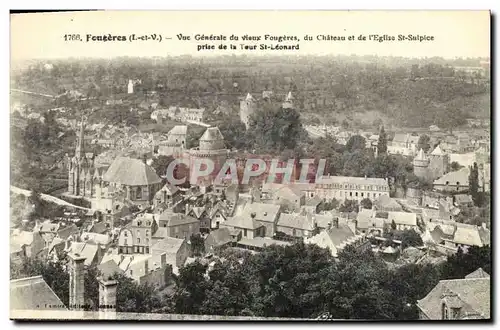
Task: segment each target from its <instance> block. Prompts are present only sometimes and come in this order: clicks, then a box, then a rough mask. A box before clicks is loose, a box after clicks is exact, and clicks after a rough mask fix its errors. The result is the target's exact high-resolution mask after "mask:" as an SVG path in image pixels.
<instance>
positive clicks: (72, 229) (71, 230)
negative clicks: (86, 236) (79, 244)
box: [57, 223, 80, 239]
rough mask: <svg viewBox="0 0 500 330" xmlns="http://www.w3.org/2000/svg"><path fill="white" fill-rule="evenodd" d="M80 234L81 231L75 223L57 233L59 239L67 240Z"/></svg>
mask: <svg viewBox="0 0 500 330" xmlns="http://www.w3.org/2000/svg"><path fill="white" fill-rule="evenodd" d="M79 232H80V229H78V227H77V226H76V225H75V224H74V223H72V224H70V225H69V226H66V227H62V228H61V229H59V230H58V231H57V236H59V238H61V239H67V238H68V237H70V236H71V235H73V234H78V233H79Z"/></svg>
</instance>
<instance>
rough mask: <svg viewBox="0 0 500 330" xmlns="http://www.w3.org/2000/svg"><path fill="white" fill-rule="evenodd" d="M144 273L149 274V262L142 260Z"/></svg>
mask: <svg viewBox="0 0 500 330" xmlns="http://www.w3.org/2000/svg"><path fill="white" fill-rule="evenodd" d="M144 274H145V275H147V274H149V264H148V261H147V260H146V261H144Z"/></svg>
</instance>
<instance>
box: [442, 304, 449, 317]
mask: <svg viewBox="0 0 500 330" xmlns="http://www.w3.org/2000/svg"><path fill="white" fill-rule="evenodd" d="M441 315H442V319H443V320H447V319H448V308H446V304H444V303H443V305H442V306H441Z"/></svg>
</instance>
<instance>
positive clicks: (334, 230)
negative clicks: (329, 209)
mask: <svg viewBox="0 0 500 330" xmlns="http://www.w3.org/2000/svg"><path fill="white" fill-rule="evenodd" d="M304 242H305V243H306V244H316V245H318V246H319V247H322V248H328V249H330V253H331V254H332V256H333V257H335V258H336V257H338V254H339V252H341V251H342V250H343V249H344V248H345V247H346V246H347V245H351V246H354V247H356V248H359V249H365V248H367V247H368V246H369V241H368V240H367V239H366V238H365V236H363V235H356V234H355V233H354V231H353V230H352V229H351V227H350V226H349V225H348V224H347V223H345V222H341V223H340V221H338V220H336V221H333V224H332V225H331V226H330V227H329V228H328V229H326V230H323V231H321V232H320V233H319V234H317V235H314V236H312V237H311V238H306V239H305V240H304Z"/></svg>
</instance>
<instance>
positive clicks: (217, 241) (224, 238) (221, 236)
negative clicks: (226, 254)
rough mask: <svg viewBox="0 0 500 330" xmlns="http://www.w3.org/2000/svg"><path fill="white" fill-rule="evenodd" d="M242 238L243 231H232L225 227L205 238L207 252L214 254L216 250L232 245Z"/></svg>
mask: <svg viewBox="0 0 500 330" xmlns="http://www.w3.org/2000/svg"><path fill="white" fill-rule="evenodd" d="M240 238H241V231H239V230H231V229H230V228H227V227H223V228H219V229H216V230H213V231H211V232H210V234H208V236H207V238H205V252H206V253H212V252H214V249H216V248H219V247H222V246H226V245H230V244H232V243H234V242H236V241H238V240H239V239H240Z"/></svg>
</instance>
